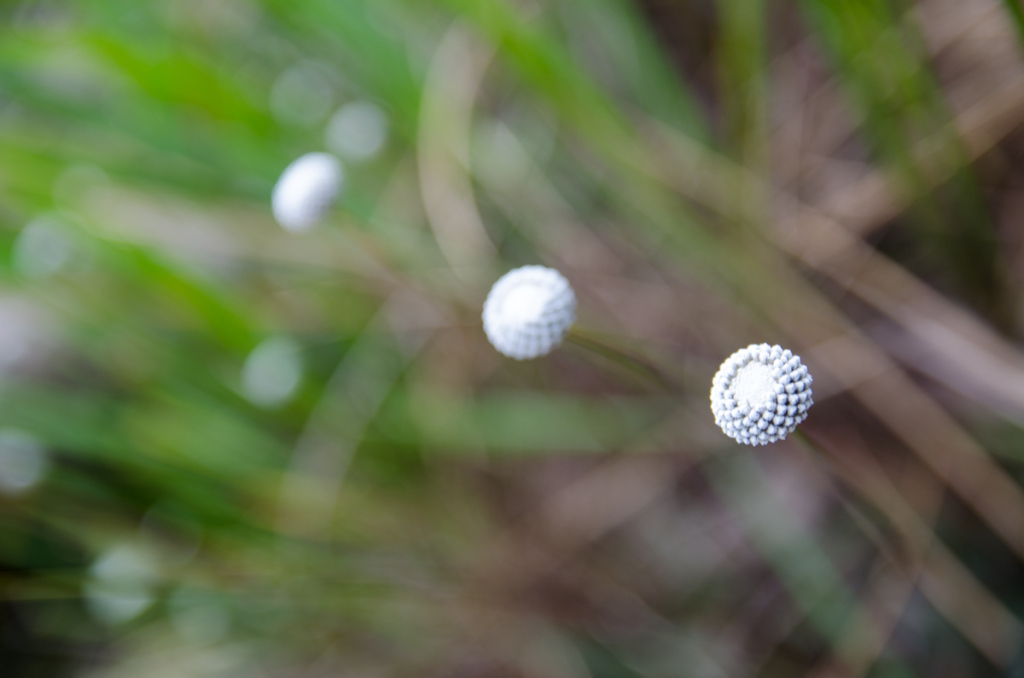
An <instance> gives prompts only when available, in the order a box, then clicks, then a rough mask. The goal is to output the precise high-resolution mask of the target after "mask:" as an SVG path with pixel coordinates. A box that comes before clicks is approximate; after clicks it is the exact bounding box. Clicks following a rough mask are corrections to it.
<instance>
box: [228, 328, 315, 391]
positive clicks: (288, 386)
mask: <svg viewBox="0 0 1024 678" xmlns="http://www.w3.org/2000/svg"><path fill="white" fill-rule="evenodd" d="M301 350H302V349H301V347H300V346H299V345H298V344H297V343H295V342H294V341H292V340H291V339H289V338H287V337H271V338H270V339H266V340H264V341H263V342H261V343H260V345H259V346H257V347H256V348H254V349H253V350H252V352H251V353H250V354H249V356H248V357H247V358H246V359H245V365H244V366H243V367H242V393H243V394H244V395H245V397H246V398H248V399H249V401H250V402H252V403H254V404H256V405H259V406H260V407H277V406H279V405H282V404H284V403H285V402H287V401H288V400H289V399H290V398H291V397H292V396H293V395H294V394H295V391H296V389H298V386H299V382H301V381H302V353H301Z"/></svg>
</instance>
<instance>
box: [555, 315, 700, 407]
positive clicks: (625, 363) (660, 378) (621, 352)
mask: <svg viewBox="0 0 1024 678" xmlns="http://www.w3.org/2000/svg"><path fill="white" fill-rule="evenodd" d="M565 339H566V341H568V342H570V343H573V344H576V345H577V346H579V347H581V348H585V349H587V350H588V351H593V352H594V353H597V354H598V355H600V356H602V357H603V358H605V359H607V360H610V361H612V362H613V363H615V364H616V365H619V366H621V367H624V368H625V369H627V370H629V371H631V372H633V373H634V374H637V375H640V376H641V377H644V378H645V379H648V380H650V381H654V382H656V383H657V384H658V385H659V386H660V387H662V388H664V389H665V390H667V391H679V390H681V386H680V384H678V383H677V382H676V381H675V380H674V379H672V378H670V377H669V376H668V375H666V374H665V372H664V370H662V369H660V368H658V367H657V366H656V365H654V364H652V363H651V361H649V360H648V359H646V358H644V357H641V356H638V355H636V354H634V353H632V352H631V351H627V350H625V349H621V348H617V347H615V346H611V345H609V344H607V343H605V341H604V340H603V338H601V337H600V336H599V335H597V334H596V333H594V332H591V331H589V330H585V329H581V328H580V327H579V326H576V325H574V326H572V327H571V328H569V333H568V334H567V335H566V337H565Z"/></svg>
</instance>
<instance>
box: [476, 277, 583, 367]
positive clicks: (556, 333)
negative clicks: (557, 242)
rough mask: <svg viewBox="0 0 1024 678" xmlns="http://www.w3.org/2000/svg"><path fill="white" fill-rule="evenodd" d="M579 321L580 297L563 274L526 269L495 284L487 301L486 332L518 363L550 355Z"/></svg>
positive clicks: (499, 349) (499, 350) (489, 337)
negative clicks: (577, 304)
mask: <svg viewBox="0 0 1024 678" xmlns="http://www.w3.org/2000/svg"><path fill="white" fill-rule="evenodd" d="M575 320H576V294H575V293H574V292H573V291H572V287H570V286H569V281H568V280H566V279H565V278H564V277H563V276H562V274H561V273H559V272H558V271H556V270H554V269H553V268H545V267H544V266H523V267H522V268H517V269H514V270H512V271H509V272H508V273H506V274H505V275H503V276H502V277H501V278H500V279H499V280H498V282H496V283H494V287H492V288H491V292H490V294H488V295H487V301H485V302H484V332H485V333H486V334H487V338H488V339H489V340H490V342H491V343H492V344H493V345H494V348H496V349H498V352H499V353H502V354H504V355H506V356H508V357H509V358H515V359H516V360H527V359H529V358H536V357H538V356H542V355H546V354H548V353H550V352H551V351H553V350H554V349H555V347H556V346H558V345H559V344H560V343H562V338H563V337H565V333H566V332H568V331H569V328H570V327H571V326H572V324H573V322H575Z"/></svg>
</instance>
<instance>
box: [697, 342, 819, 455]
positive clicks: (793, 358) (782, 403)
mask: <svg viewBox="0 0 1024 678" xmlns="http://www.w3.org/2000/svg"><path fill="white" fill-rule="evenodd" d="M812 381H814V379H813V378H812V377H811V375H810V373H808V371H807V367H806V366H804V365H803V364H801V362H800V356H798V355H794V354H793V352H792V351H789V350H783V349H782V348H781V347H779V346H769V345H768V344H751V345H750V346H748V347H746V348H743V349H740V350H739V351H736V352H735V353H733V354H732V355H731V356H729V358H728V359H726V361H725V362H724V363H722V366H721V367H720V368H719V370H718V373H717V374H716V375H715V378H714V381H713V383H712V386H711V411H712V412H713V413H714V414H715V423H717V424H718V425H719V426H720V427H721V428H722V430H723V431H725V434H726V435H727V436H729V437H730V438H735V439H736V440H737V441H739V442H741V443H744V444H746V445H767V444H768V443H774V442H776V441H779V440H783V439H785V437H786V436H787V435H788V434H790V433H792V432H793V431H794V430H796V427H797V425H798V424H800V422H802V421H803V420H804V419H806V418H807V410H808V409H809V408H810V407H811V405H813V404H814V399H813V398H812V395H811V382H812Z"/></svg>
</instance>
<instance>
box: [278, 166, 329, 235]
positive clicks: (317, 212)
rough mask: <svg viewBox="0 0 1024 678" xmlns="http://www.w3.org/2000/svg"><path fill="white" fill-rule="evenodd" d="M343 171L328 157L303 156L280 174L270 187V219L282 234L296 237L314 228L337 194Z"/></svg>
mask: <svg viewBox="0 0 1024 678" xmlns="http://www.w3.org/2000/svg"><path fill="white" fill-rule="evenodd" d="M344 182H345V171H344V170H343V169H342V166H341V162H339V161H338V159H337V158H335V157H334V156H333V155H331V154H330V153H307V154H306V155H304V156H302V157H300V158H299V159H298V160H296V161H294V162H293V163H292V164H290V165H288V167H286V168H285V170H284V172H282V173H281V178H280V179H278V180H277V184H276V185H275V186H274V193H273V195H272V196H271V206H272V207H273V210H274V218H275V219H277V223H279V224H281V226H282V227H283V228H284V229H285V230H286V231H292V232H293V233H299V232H301V231H308V230H309V229H311V228H313V227H314V226H316V225H317V223H318V222H319V221H320V220H321V219H323V217H324V215H325V214H327V210H329V209H330V207H331V205H332V204H333V203H334V201H335V200H336V199H337V197H338V195H339V194H340V193H341V188H342V186H343V184H344Z"/></svg>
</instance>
